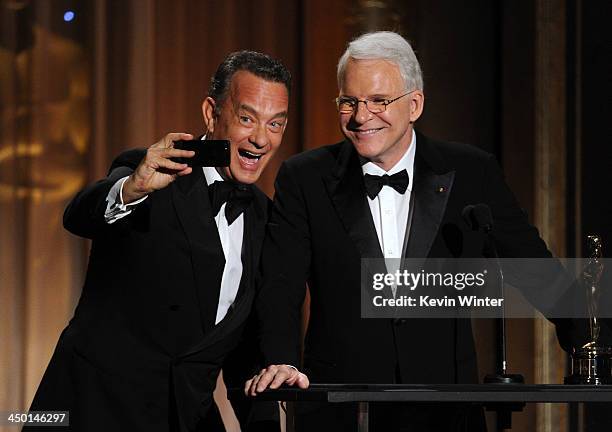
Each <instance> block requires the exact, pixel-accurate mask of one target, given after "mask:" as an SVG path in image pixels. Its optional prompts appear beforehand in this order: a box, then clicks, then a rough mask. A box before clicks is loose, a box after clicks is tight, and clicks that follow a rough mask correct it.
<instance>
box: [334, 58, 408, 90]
mask: <svg viewBox="0 0 612 432" xmlns="http://www.w3.org/2000/svg"><path fill="white" fill-rule="evenodd" d="M404 87H405V85H404V80H403V79H402V76H401V74H400V71H399V67H398V66H397V65H396V64H395V63H393V62H390V61H387V60H382V59H376V60H356V59H352V58H351V59H349V60H348V62H347V64H346V69H345V70H344V77H343V78H342V81H341V86H340V94H345V95H350V96H358V97H362V96H364V97H365V96H371V95H387V96H390V95H392V94H395V93H396V92H398V91H401V90H403V89H404Z"/></svg>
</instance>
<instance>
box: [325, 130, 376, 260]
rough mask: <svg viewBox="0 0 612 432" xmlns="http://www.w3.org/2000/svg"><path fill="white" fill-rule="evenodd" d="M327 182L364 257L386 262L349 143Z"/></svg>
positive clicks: (355, 156) (326, 179) (358, 166)
mask: <svg viewBox="0 0 612 432" xmlns="http://www.w3.org/2000/svg"><path fill="white" fill-rule="evenodd" d="M324 181H325V185H326V188H327V192H328V194H329V196H330V198H331V201H332V203H333V205H334V207H335V208H336V211H337V213H338V216H339V217H340V219H341V220H342V223H343V225H344V228H345V229H346V232H347V233H348V235H349V237H350V238H351V240H352V241H353V242H354V243H355V246H357V249H358V250H359V253H360V254H361V257H362V258H380V259H383V254H382V250H381V249H380V243H379V241H378V236H377V235H376V228H375V226H374V221H373V220H372V213H371V212H370V207H369V205H368V201H367V198H366V190H365V185H364V181H363V173H362V171H361V166H360V165H359V158H358V156H357V152H356V151H355V149H354V148H353V146H352V145H351V144H350V143H349V142H347V141H345V142H344V143H343V144H342V147H341V148H340V151H339V154H338V159H337V163H336V166H335V167H334V169H333V170H332V174H331V175H330V176H329V177H326V178H325V179H324Z"/></svg>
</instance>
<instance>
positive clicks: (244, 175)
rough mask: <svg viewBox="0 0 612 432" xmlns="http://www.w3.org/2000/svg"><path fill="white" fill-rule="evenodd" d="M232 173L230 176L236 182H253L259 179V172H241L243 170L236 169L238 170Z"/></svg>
mask: <svg viewBox="0 0 612 432" xmlns="http://www.w3.org/2000/svg"><path fill="white" fill-rule="evenodd" d="M233 174H234V175H232V178H233V179H234V180H235V181H237V182H238V183H243V184H253V183H255V182H256V181H257V180H259V174H260V173H259V172H243V171H238V172H234V173H233Z"/></svg>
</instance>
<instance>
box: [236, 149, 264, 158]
mask: <svg viewBox="0 0 612 432" xmlns="http://www.w3.org/2000/svg"><path fill="white" fill-rule="evenodd" d="M240 153H241V154H242V155H244V156H250V157H251V158H254V159H259V158H261V157H262V156H263V155H262V154H257V153H252V152H250V151H248V150H240Z"/></svg>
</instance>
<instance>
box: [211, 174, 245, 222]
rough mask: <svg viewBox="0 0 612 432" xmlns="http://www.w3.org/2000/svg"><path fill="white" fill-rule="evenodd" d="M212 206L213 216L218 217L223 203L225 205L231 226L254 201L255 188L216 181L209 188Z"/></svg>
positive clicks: (226, 216) (226, 217)
mask: <svg viewBox="0 0 612 432" xmlns="http://www.w3.org/2000/svg"><path fill="white" fill-rule="evenodd" d="M208 194H209V196H210V204H211V206H212V210H213V215H215V216H216V215H217V213H219V210H221V206H222V205H223V203H225V202H226V203H227V204H226V205H225V219H227V222H228V224H229V225H231V224H232V223H233V222H234V221H235V220H236V219H237V218H238V216H240V214H241V213H242V212H243V211H245V210H246V208H247V207H248V206H249V205H250V204H251V201H253V188H252V187H251V185H245V184H239V183H233V182H229V181H216V182H214V183H213V184H211V185H210V186H208Z"/></svg>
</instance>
